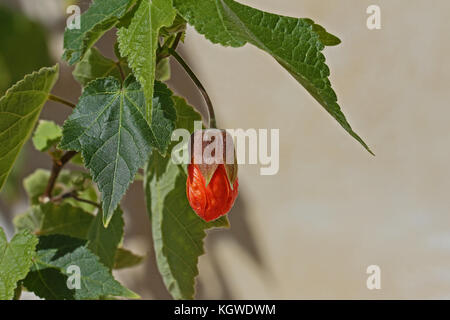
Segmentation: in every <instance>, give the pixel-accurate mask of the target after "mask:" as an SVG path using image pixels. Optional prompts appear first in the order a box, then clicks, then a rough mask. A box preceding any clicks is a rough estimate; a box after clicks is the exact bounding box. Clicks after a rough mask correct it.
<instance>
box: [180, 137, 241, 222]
mask: <svg viewBox="0 0 450 320" xmlns="http://www.w3.org/2000/svg"><path fill="white" fill-rule="evenodd" d="M189 149H190V156H191V157H190V158H191V163H190V164H189V165H188V179H187V182H186V194H187V197H188V200H189V204H190V205H191V207H192V209H194V211H195V212H196V213H197V214H198V215H199V216H200V217H201V218H203V219H204V220H205V221H212V220H215V219H217V218H219V217H220V216H223V215H225V214H227V213H228V212H229V211H230V209H231V207H232V206H233V204H234V201H235V200H236V197H237V195H238V186H239V183H238V178H237V171H238V167H237V160H236V155H235V151H234V144H233V138H232V137H231V136H230V135H229V134H228V133H227V132H226V131H225V130H218V129H207V130H200V131H196V132H194V133H193V134H192V136H191V142H190V148H189Z"/></svg>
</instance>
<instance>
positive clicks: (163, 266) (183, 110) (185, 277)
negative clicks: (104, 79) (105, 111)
mask: <svg viewBox="0 0 450 320" xmlns="http://www.w3.org/2000/svg"><path fill="white" fill-rule="evenodd" d="M173 99H174V100H175V101H176V110H177V113H178V116H177V119H178V121H177V127H178V128H181V127H184V128H185V129H191V131H192V129H193V122H194V120H198V119H200V115H199V114H198V113H196V112H195V111H193V110H192V107H190V106H188V105H187V104H186V102H185V100H184V99H181V98H177V97H174V98H173ZM186 178H187V177H186V174H185V172H184V171H183V170H182V169H181V168H179V167H178V166H177V165H175V164H174V163H173V162H172V161H171V159H170V154H168V155H167V156H166V157H165V158H163V157H162V156H161V155H160V154H158V153H153V154H152V157H151V158H150V160H149V162H148V166H147V168H146V176H145V181H144V187H145V194H146V199H147V211H148V213H149V216H150V219H151V225H152V232H153V241H154V247H155V252H156V259H157V264H158V268H159V271H160V273H161V275H162V276H163V280H164V283H165V285H166V287H167V289H168V290H169V292H170V293H171V294H172V296H173V297H174V298H175V299H192V298H193V297H194V292H195V288H194V282H195V277H196V276H197V275H198V268H197V263H198V257H199V256H200V255H202V254H203V253H204V249H203V240H204V238H205V237H206V233H205V230H206V229H209V228H211V227H226V226H228V220H227V218H226V217H223V218H221V219H218V220H216V221H213V222H210V223H206V222H205V221H204V220H202V219H201V218H200V217H198V216H197V214H196V213H195V212H194V211H193V210H192V209H191V207H190V205H189V202H188V200H187V198H186Z"/></svg>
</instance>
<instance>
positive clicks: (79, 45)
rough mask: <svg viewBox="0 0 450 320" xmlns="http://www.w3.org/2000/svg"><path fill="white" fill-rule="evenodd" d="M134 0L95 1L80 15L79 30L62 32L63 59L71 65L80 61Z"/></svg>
mask: <svg viewBox="0 0 450 320" xmlns="http://www.w3.org/2000/svg"><path fill="white" fill-rule="evenodd" d="M134 2H135V0H96V1H94V2H93V3H92V5H91V6H90V7H89V9H88V10H87V11H86V12H84V13H83V14H82V15H81V17H80V18H81V21H80V22H81V23H80V27H81V28H80V29H66V31H65V32H64V49H65V52H64V55H63V58H64V59H65V60H66V61H67V62H68V63H69V64H70V65H73V64H74V63H77V62H78V61H80V60H81V59H82V58H83V57H84V55H85V54H86V52H87V51H88V50H89V48H91V47H92V46H93V45H94V43H95V42H97V40H98V39H100V38H101V37H102V36H103V34H105V32H106V31H108V30H110V29H111V28H113V27H114V26H115V25H116V24H117V23H118V22H119V19H120V18H121V17H122V16H124V15H125V13H126V12H127V10H128V9H129V8H130V6H131V5H132V4H133V3H134Z"/></svg>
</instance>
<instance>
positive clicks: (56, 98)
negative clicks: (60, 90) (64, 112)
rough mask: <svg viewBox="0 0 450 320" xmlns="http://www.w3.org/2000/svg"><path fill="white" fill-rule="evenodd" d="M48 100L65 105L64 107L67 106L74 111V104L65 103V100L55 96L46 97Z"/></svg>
mask: <svg viewBox="0 0 450 320" xmlns="http://www.w3.org/2000/svg"><path fill="white" fill-rule="evenodd" d="M48 100H53V101H56V102H59V103H62V104H65V105H66V106H68V107H70V108H72V109H74V108H75V107H76V106H75V104H73V103H72V102H70V101H67V100H65V99H63V98H60V97H57V96H55V95H53V94H49V95H48Z"/></svg>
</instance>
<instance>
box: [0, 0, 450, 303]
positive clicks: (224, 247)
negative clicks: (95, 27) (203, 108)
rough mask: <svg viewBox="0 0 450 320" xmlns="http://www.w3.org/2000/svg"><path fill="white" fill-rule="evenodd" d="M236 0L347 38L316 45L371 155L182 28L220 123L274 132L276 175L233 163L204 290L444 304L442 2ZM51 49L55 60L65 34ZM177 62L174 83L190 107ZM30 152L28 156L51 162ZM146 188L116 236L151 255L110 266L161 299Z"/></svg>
mask: <svg viewBox="0 0 450 320" xmlns="http://www.w3.org/2000/svg"><path fill="white" fill-rule="evenodd" d="M2 1H5V0H1V1H0V2H2ZM25 1H34V0H25ZM46 1H47V0H46ZM241 2H242V3H245V4H248V5H252V6H254V7H257V8H259V9H263V10H266V11H271V12H275V13H279V14H284V15H290V16H296V17H309V18H312V19H313V20H315V21H316V22H317V23H319V24H321V25H322V26H324V27H325V28H326V29H327V30H328V31H329V32H331V33H333V34H335V35H337V36H339V37H340V39H341V40H342V44H341V45H339V46H337V47H328V48H326V49H325V51H324V54H325V56H326V58H327V63H328V65H329V66H330V69H331V82H332V84H333V87H334V89H335V91H336V92H337V94H338V98H339V102H340V105H341V107H342V109H343V111H344V113H345V114H346V116H347V118H348V120H349V122H350V123H351V124H352V126H353V128H354V129H355V131H356V132H357V133H359V134H360V135H361V136H362V137H363V139H365V141H366V142H367V143H368V144H369V145H370V146H371V148H372V150H373V151H374V152H375V153H376V157H372V156H371V155H369V154H368V153H367V152H366V151H365V150H364V149H363V148H362V147H361V146H360V145H359V144H358V143H357V142H356V141H354V140H353V139H352V138H351V137H350V136H348V134H346V132H345V131H344V130H343V129H341V128H340V127H339V126H338V125H337V123H336V122H335V121H334V120H333V119H332V118H331V117H330V116H329V115H328V114H327V113H326V112H325V111H324V110H323V109H322V107H321V106H320V105H319V104H318V103H317V102H316V101H314V100H313V99H312V98H311V97H310V96H309V94H308V93H307V92H306V91H305V90H304V89H303V88H302V87H301V86H300V85H299V84H298V83H297V82H296V81H295V80H294V79H293V78H292V77H291V76H290V75H289V74H288V73H287V72H286V71H284V70H283V69H282V68H281V67H280V66H279V65H278V64H277V63H276V62H275V61H274V60H273V59H272V58H271V57H270V56H268V55H267V54H265V53H264V52H261V51H259V50H258V49H256V48H254V47H252V46H249V45H247V46H245V47H244V48H240V49H232V48H223V47H220V46H217V45H212V44H211V43H209V42H208V41H207V40H205V39H204V37H203V36H201V35H199V34H197V33H196V32H195V30H194V29H192V28H189V30H188V33H187V37H186V44H185V45H183V46H182V48H181V49H182V54H183V56H185V57H186V59H187V60H188V61H189V62H190V64H191V66H192V68H193V69H194V70H195V72H196V73H197V75H198V76H199V78H200V79H202V81H203V82H204V84H205V86H206V88H207V90H208V92H209V94H210V96H211V98H212V100H213V102H214V104H215V108H216V113H217V118H218V122H219V125H220V126H222V127H225V128H244V129H247V128H268V129H270V128H279V129H280V170H279V173H278V174H277V175H275V176H260V175H259V166H250V165H248V166H241V167H240V176H239V181H240V185H241V195H240V198H239V201H238V203H237V205H236V207H235V209H233V211H232V213H231V214H230V217H231V224H232V228H231V230H228V231H218V232H211V233H210V235H209V237H208V238H207V244H206V247H207V254H206V255H204V256H202V257H201V259H200V276H199V281H198V288H199V290H198V298H206V299H221V298H235V299H303V298H306V299H310V298H325V299H329V298H351V299H359V298H369V299H378V298H386V299H390V298H401V299H406V298H408V299H411V298H447V299H448V298H450V197H449V190H450V172H449V170H448V168H447V167H448V163H449V162H450V149H449V147H450V130H449V125H448V122H449V117H450V108H449V107H450V106H449V98H450V93H449V91H448V90H449V89H448V88H447V86H448V85H449V83H450V62H449V59H448V58H447V56H448V52H449V50H450V43H449V42H448V41H446V37H447V36H448V35H449V32H450V14H449V12H450V2H448V1H445V0H435V1H433V2H430V1H425V0H396V1H389V0H384V1H382V0H378V1H365V0H339V1H338V0H321V1H317V0H301V1H300V0H277V1H273V0H245V1H244V0H241ZM370 4H377V5H379V6H380V7H381V19H382V29H381V30H374V31H370V30H368V29H367V27H366V19H367V17H368V14H366V8H367V7H368V6H369V5H370ZM54 28H56V27H54ZM60 28H63V26H62V27H61V26H60ZM61 30H62V29H61ZM61 30H60V31H61ZM109 36H110V38H112V37H113V36H114V35H113V34H110V35H109ZM106 41H108V40H107V39H106V40H105V43H106ZM52 43H53V45H52V48H53V47H54V48H53V49H52V50H54V51H55V52H56V53H54V54H55V56H57V57H58V56H60V53H61V46H62V43H61V35H60V34H59V35H58V36H55V39H53V40H52ZM108 48H109V47H108ZM58 50H59V51H58ZM173 67H174V69H173V77H174V80H172V81H171V86H172V87H173V88H175V89H176V90H177V91H178V92H181V93H182V94H185V95H187V96H188V98H189V100H190V101H191V103H193V104H196V105H200V104H201V103H202V101H201V99H200V97H199V95H198V93H197V92H196V91H195V88H194V87H193V86H192V85H191V84H190V83H189V79H188V78H186V76H185V75H184V74H183V73H182V71H181V70H180V69H179V68H178V67H177V66H176V65H175V64H174V65H173ZM64 69H65V72H66V75H65V76H62V77H61V81H60V83H59V87H58V90H60V92H64V91H65V92H66V93H67V94H68V95H69V97H71V98H72V100H75V99H76V97H77V95H78V94H79V87H78V86H77V85H76V84H75V83H74V82H73V80H71V78H70V77H71V76H70V73H69V72H70V70H69V69H68V68H67V67H65V68H64ZM64 81H65V83H64ZM71 81H72V82H71ZM68 83H69V84H70V86H72V87H69V88H67V87H66V88H63V86H64V85H66V86H67V85H68ZM74 88H75V89H74ZM67 94H66V96H67ZM61 95H63V94H61ZM60 109H61V108H60V107H58V106H56V105H53V104H49V106H48V107H47V108H46V110H45V112H44V114H43V117H45V118H52V119H59V122H60V123H61V121H62V120H63V119H64V118H65V117H66V116H67V114H60V113H59V110H60ZM57 110H58V111H57ZM30 152H33V151H31V148H30ZM36 159H37V160H36V162H35V163H33V164H32V165H38V164H39V165H42V164H41V163H39V162H40V161H41V162H42V163H44V166H46V164H45V163H48V161H47V162H45V161H46V159H45V158H42V156H41V158H39V156H37V158H36ZM47 166H48V165H47ZM27 170H28V172H31V171H32V169H31V168H29V169H27ZM142 196H143V194H142V190H141V187H140V186H139V185H134V186H133V187H132V189H131V190H130V194H129V195H128V196H127V200H126V202H125V208H126V209H127V223H128V229H127V237H126V243H127V244H128V246H131V247H132V248H133V249H135V250H136V251H139V252H141V253H147V256H148V258H147V262H146V264H145V265H143V266H141V267H137V268H134V269H130V270H125V271H121V272H120V273H119V274H118V276H119V277H120V278H121V279H122V280H123V281H124V282H125V283H127V284H128V285H129V286H130V287H131V288H132V289H133V290H136V291H137V292H139V293H140V294H141V295H142V296H143V297H145V298H168V297H169V296H168V294H167V292H166V291H165V289H164V287H163V285H162V282H161V279H160V277H159V275H158V274H157V272H156V269H155V264H154V255H153V252H152V248H151V238H150V234H149V228H150V226H149V225H148V222H147V216H146V213H145V211H144V210H145V209H144V206H143V205H144V202H143V199H142ZM18 208H20V206H16V207H15V208H13V209H11V211H12V214H15V213H19V209H18ZM372 264H375V265H379V266H380V268H381V286H382V288H381V290H372V291H370V290H368V289H367V287H366V279H367V276H368V275H367V274H366V268H367V267H368V266H369V265H372Z"/></svg>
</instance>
